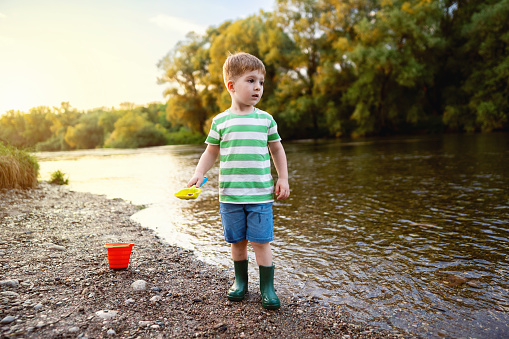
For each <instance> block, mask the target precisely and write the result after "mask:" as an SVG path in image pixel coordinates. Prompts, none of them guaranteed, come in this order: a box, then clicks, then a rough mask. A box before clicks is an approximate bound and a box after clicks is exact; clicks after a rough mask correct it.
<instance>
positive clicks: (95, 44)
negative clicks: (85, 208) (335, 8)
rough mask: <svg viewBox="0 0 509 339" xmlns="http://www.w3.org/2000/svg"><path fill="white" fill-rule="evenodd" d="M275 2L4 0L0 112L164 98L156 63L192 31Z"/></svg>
mask: <svg viewBox="0 0 509 339" xmlns="http://www.w3.org/2000/svg"><path fill="white" fill-rule="evenodd" d="M273 9H274V0H258V1H244V0H214V1H210V0H189V1H182V0H60V1H56V0H44V1H41V0H0V114H4V113H5V112H6V111H8V110H20V111H22V112H28V111H29V109H30V108H33V107H37V106H48V107H54V106H56V107H60V103H61V102H69V103H70V105H71V106H72V107H74V108H76V109H78V110H80V111H85V110H90V109H93V108H98V107H106V108H111V107H117V108H118V107H119V105H120V104H121V103H123V102H131V103H134V104H136V105H145V104H148V103H151V102H165V101H166V99H165V97H164V96H163V92H164V89H165V88H166V87H167V85H158V84H157V78H158V77H159V76H161V75H162V70H160V69H158V67H157V63H158V62H159V61H160V60H161V59H162V58H163V57H164V56H165V55H166V54H167V53H168V52H169V51H170V50H171V49H172V48H173V47H175V44H177V42H179V41H181V40H183V39H184V38H185V36H186V34H187V33H188V32H190V31H195V32H197V33H200V34H204V33H205V31H206V29H207V28H208V27H210V26H219V25H220V24H222V23H223V22H225V21H227V20H238V19H242V18H246V17H248V16H250V15H252V14H258V13H259V12H260V10H264V11H272V10H273Z"/></svg>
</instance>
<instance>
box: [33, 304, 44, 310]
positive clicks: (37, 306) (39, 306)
mask: <svg viewBox="0 0 509 339" xmlns="http://www.w3.org/2000/svg"><path fill="white" fill-rule="evenodd" d="M42 306H43V305H42V304H37V305H35V306H34V309H35V310H39V309H41V308H42Z"/></svg>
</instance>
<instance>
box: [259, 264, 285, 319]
mask: <svg viewBox="0 0 509 339" xmlns="http://www.w3.org/2000/svg"><path fill="white" fill-rule="evenodd" d="M259 267H260V292H261V293H262V306H263V307H264V308H266V309H268V310H277V309H278V308H279V307H281V303H280V302H279V298H278V297H277V295H276V292H275V291H274V267H275V266H274V265H272V266H259Z"/></svg>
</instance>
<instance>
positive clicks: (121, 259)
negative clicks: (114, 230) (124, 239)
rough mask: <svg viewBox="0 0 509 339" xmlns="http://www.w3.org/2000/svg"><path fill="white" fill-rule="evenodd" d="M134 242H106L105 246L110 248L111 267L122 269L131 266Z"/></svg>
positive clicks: (109, 261) (109, 260)
mask: <svg viewBox="0 0 509 339" xmlns="http://www.w3.org/2000/svg"><path fill="white" fill-rule="evenodd" d="M133 246H134V244H128V243H112V244H106V245H104V247H106V248H107V249H108V263H109V265H110V268H113V269H117V270H118V269H121V268H127V266H129V259H130V258H131V250H132V249H133Z"/></svg>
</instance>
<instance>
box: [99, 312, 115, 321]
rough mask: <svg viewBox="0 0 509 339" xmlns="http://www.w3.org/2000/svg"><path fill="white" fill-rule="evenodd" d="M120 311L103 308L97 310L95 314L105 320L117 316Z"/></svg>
mask: <svg viewBox="0 0 509 339" xmlns="http://www.w3.org/2000/svg"><path fill="white" fill-rule="evenodd" d="M117 313H118V311H110V310H101V311H97V312H95V315H96V316H97V317H99V318H101V319H103V320H110V319H113V318H115V317H116V316H117Z"/></svg>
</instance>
